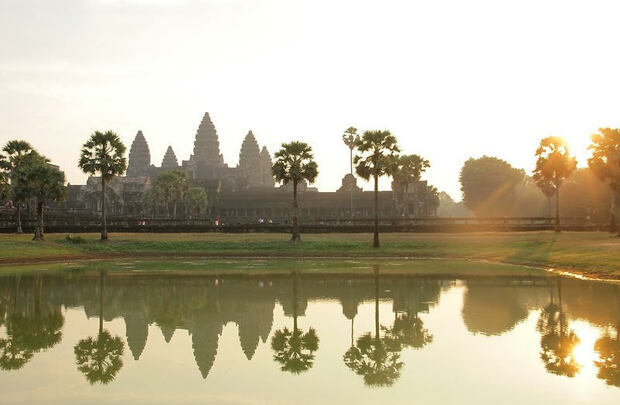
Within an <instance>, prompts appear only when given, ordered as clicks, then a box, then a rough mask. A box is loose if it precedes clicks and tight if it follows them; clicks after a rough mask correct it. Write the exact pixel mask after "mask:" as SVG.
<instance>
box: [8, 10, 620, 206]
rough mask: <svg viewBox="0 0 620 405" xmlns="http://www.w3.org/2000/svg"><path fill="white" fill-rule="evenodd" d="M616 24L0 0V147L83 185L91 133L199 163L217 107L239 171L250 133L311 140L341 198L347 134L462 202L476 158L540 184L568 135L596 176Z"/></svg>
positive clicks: (463, 14) (618, 90) (612, 80)
mask: <svg viewBox="0 0 620 405" xmlns="http://www.w3.org/2000/svg"><path fill="white" fill-rule="evenodd" d="M618 15H620V4H618V3H617V2H615V1H596V0H590V1H587V2H586V1H570V0H564V1H545V0H536V1H529V0H521V1H497V0H495V1H480V0H469V1H460V0H434V1H390V0H380V1H364V0H355V1H349V0H311V1H296V0H273V1H270V0H265V1H260V0H247V1H242V0H0V143H1V144H4V143H5V142H6V141H8V140H9V139H25V140H27V141H29V142H30V143H32V144H33V145H34V146H35V148H37V149H38V150H39V151H40V152H41V153H43V154H45V155H46V156H47V157H49V158H50V159H51V160H52V161H53V162H54V163H56V164H59V165H60V166H61V168H62V169H63V170H64V171H65V174H66V176H67V180H68V181H69V182H71V183H72V184H83V183H84V182H85V181H86V175H84V174H83V173H81V172H80V170H79V169H78V168H77V161H78V157H79V150H80V146H81V145H82V144H83V143H84V142H85V141H86V139H87V138H88V136H89V135H90V134H91V133H92V132H93V131H95V130H108V129H110V130H113V131H115V132H117V133H118V134H119V136H120V137H121V138H122V139H123V141H124V142H125V144H126V145H127V147H128V149H129V146H130V145H131V142H132V140H133V138H134V137H135V134H136V132H137V131H138V130H142V131H143V133H144V135H145V137H146V139H147V141H148V142H149V146H150V150H151V157H152V161H153V163H155V164H156V165H159V164H160V163H161V159H162V158H163V155H164V152H165V151H166V148H167V146H168V145H171V146H172V147H173V149H174V151H175V152H176V155H177V158H178V159H179V161H181V160H183V159H188V158H189V155H190V154H191V153H192V150H193V141H194V136H195V133H196V129H197V127H198V124H199V123H200V120H201V119H202V116H203V114H204V113H205V111H208V112H209V113H210V115H211V118H212V120H213V122H214V124H215V126H216V128H217V131H218V134H219V137H220V147H221V151H222V153H223V155H224V160H225V161H226V162H227V163H228V165H229V166H236V165H237V163H238V156H239V149H240V146H241V142H242V141H243V138H244V136H245V135H246V134H247V132H248V130H252V131H253V133H254V134H255V136H256V138H257V140H258V143H259V145H260V146H261V147H262V146H263V145H265V146H267V148H268V149H269V151H270V152H271V153H272V154H273V152H274V151H276V150H277V149H278V147H279V146H280V144H281V143H282V142H289V141H292V140H301V141H305V142H307V143H309V144H310V145H311V146H312V147H313V149H314V152H315V157H316V160H317V162H318V164H319V176H318V179H317V181H316V185H317V186H318V187H319V189H320V190H322V191H334V190H336V189H337V188H338V187H340V184H341V179H342V177H343V176H344V174H346V173H347V171H348V170H349V156H348V149H347V147H346V146H345V145H344V144H343V143H342V139H341V135H342V133H343V132H344V130H345V129H346V128H348V127H349V126H355V127H357V128H359V129H360V130H361V131H363V130H367V129H387V130H390V131H391V132H392V134H393V135H395V136H396V137H397V139H398V141H399V144H400V146H401V149H402V151H403V153H416V154H419V155H422V156H423V157H425V158H426V159H428V160H429V161H430V162H431V168H430V170H428V171H427V173H425V175H424V176H423V178H424V179H426V180H428V181H429V182H430V183H431V184H433V185H435V186H436V187H437V188H438V189H440V190H443V191H446V192H448V193H449V194H450V195H451V196H452V197H453V198H455V199H456V200H460V199H461V193H460V187H459V183H458V176H459V171H460V169H461V167H462V165H463V163H464V162H465V161H466V160H467V159H468V158H470V157H480V156H482V155H490V156H497V157H499V158H502V159H504V160H506V161H508V162H509V163H511V164H512V165H513V166H515V167H518V168H523V169H525V170H526V171H527V172H528V173H529V172H531V170H532V169H533V167H534V163H535V158H534V152H535V150H536V147H537V145H538V142H539V141H540V139H541V138H543V137H546V136H550V135H559V136H563V137H565V138H566V139H567V140H568V142H569V144H570V146H571V149H572V151H573V152H574V154H575V155H576V156H577V158H578V162H579V166H585V165H587V157H588V152H587V150H586V148H587V145H588V144H589V141H590V139H589V136H590V135H591V134H592V133H594V132H596V130H597V129H598V128H599V127H620V96H619V95H620V69H619V67H620V53H619V52H618V51H617V50H618V40H619V39H620V34H618V30H617V16H618ZM389 184H390V183H389V179H383V180H382V182H381V188H383V189H388V188H389ZM363 186H364V188H365V189H370V188H371V187H370V185H368V184H367V183H366V184H363Z"/></svg>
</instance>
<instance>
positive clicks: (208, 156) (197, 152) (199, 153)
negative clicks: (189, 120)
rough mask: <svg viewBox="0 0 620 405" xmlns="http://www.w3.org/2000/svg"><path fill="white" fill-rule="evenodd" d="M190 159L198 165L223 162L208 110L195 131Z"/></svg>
mask: <svg viewBox="0 0 620 405" xmlns="http://www.w3.org/2000/svg"><path fill="white" fill-rule="evenodd" d="M191 160H194V161H195V162H196V163H198V164H199V165H219V166H222V165H223V164H224V157H223V156H222V154H221V153H220V142H219V139H218V135H217V131H216V130H215V125H213V122H212V121H211V117H209V113H208V112H206V113H205V115H204V116H203V117H202V121H201V122H200V126H199V127H198V131H196V139H195V141H194V154H193V155H192V157H191Z"/></svg>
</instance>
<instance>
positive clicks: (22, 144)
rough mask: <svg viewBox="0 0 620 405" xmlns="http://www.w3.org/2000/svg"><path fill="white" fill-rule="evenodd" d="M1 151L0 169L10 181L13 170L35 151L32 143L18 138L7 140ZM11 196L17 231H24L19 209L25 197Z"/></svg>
mask: <svg viewBox="0 0 620 405" xmlns="http://www.w3.org/2000/svg"><path fill="white" fill-rule="evenodd" d="M2 151H3V152H4V155H0V169H2V170H3V171H5V172H6V175H5V176H8V181H10V179H11V177H12V176H13V175H14V173H15V171H16V170H17V169H18V168H19V167H20V166H21V165H22V164H23V163H24V160H25V159H26V157H27V156H28V155H29V154H31V153H33V152H35V150H34V148H33V147H32V145H30V144H29V143H28V142H26V141H20V140H12V141H8V142H7V143H6V145H5V146H4V148H3V149H2ZM5 178H6V177H5ZM12 198H13V202H14V203H15V207H16V210H17V212H16V217H17V233H24V231H23V229H22V218H21V209H22V204H23V203H24V202H25V198H20V196H17V195H15V194H13V193H12Z"/></svg>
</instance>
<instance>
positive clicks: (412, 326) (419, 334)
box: [392, 312, 433, 349]
mask: <svg viewBox="0 0 620 405" xmlns="http://www.w3.org/2000/svg"><path fill="white" fill-rule="evenodd" d="M392 333H393V335H394V337H395V338H396V339H398V341H399V343H400V344H402V345H403V346H410V347H413V348H415V349H420V348H422V347H424V346H426V345H427V344H429V343H431V342H432V341H433V335H432V334H431V333H430V332H429V331H428V329H426V328H424V321H422V319H420V318H419V317H418V314H417V313H413V314H411V313H409V312H407V313H405V314H398V315H396V319H395V320H394V326H393V327H392Z"/></svg>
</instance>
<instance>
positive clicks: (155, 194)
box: [142, 187, 166, 218]
mask: <svg viewBox="0 0 620 405" xmlns="http://www.w3.org/2000/svg"><path fill="white" fill-rule="evenodd" d="M142 201H143V203H144V206H145V208H146V209H147V211H150V213H151V215H152V217H153V218H154V217H155V216H156V215H157V213H158V211H159V208H160V207H161V206H163V205H165V204H166V197H165V196H164V194H163V191H162V189H161V188H160V187H151V188H149V189H148V190H146V192H145V193H144V195H143V196H142Z"/></svg>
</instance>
